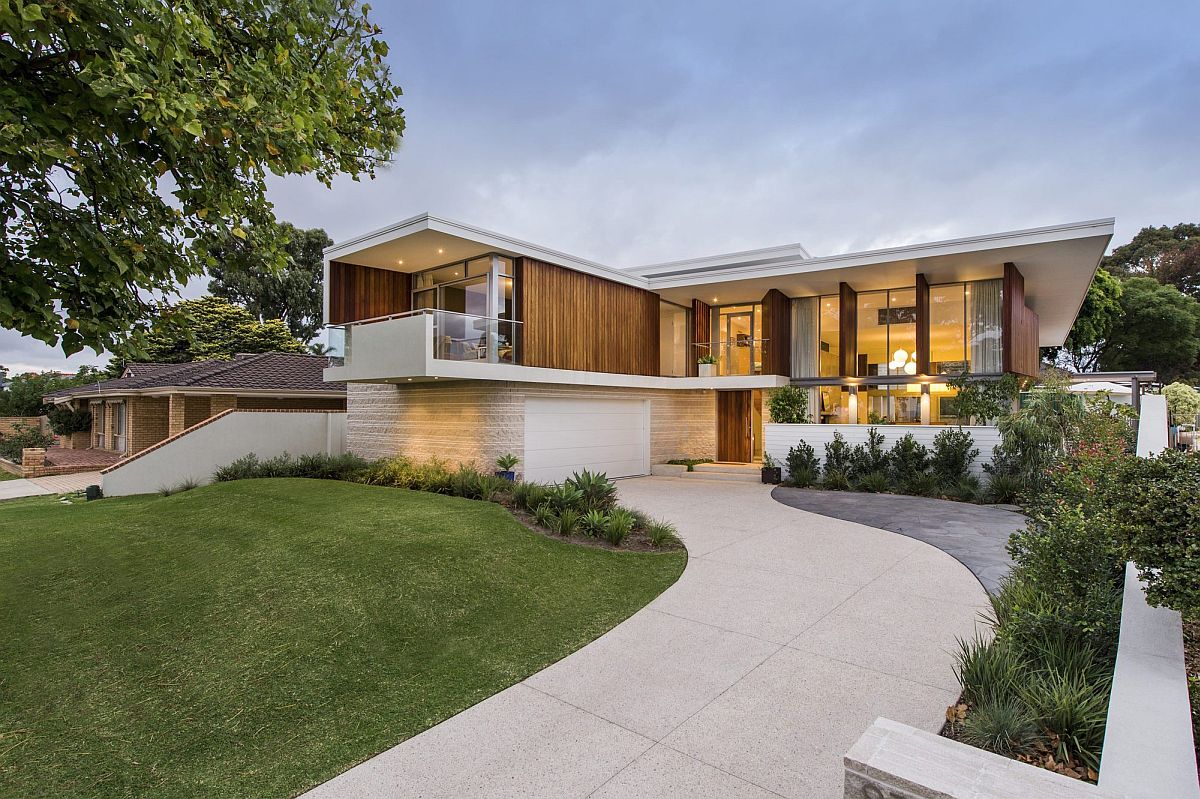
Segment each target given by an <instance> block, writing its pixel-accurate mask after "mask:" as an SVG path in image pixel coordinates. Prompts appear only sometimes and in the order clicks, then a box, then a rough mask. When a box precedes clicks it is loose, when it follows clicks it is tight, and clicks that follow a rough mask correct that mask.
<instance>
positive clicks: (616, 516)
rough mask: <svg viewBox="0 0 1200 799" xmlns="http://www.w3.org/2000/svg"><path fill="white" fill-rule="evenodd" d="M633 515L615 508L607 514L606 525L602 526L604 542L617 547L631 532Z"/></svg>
mask: <svg viewBox="0 0 1200 799" xmlns="http://www.w3.org/2000/svg"><path fill="white" fill-rule="evenodd" d="M633 522H634V518H633V514H632V513H630V512H629V511H627V510H625V509H624V508H617V509H615V510H614V511H613V512H612V513H610V514H608V524H606V525H605V526H604V540H606V541H608V543H610V544H612V545H613V546H616V547H619V546H621V544H623V543H625V539H626V538H628V537H629V534H630V533H631V532H632V531H633Z"/></svg>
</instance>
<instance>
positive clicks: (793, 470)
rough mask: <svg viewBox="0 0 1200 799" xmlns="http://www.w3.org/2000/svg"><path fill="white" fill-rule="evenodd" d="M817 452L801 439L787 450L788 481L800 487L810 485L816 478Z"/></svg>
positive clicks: (817, 467)
mask: <svg viewBox="0 0 1200 799" xmlns="http://www.w3.org/2000/svg"><path fill="white" fill-rule="evenodd" d="M819 468H820V467H819V464H818V462H817V453H816V451H815V450H814V449H813V448H812V444H809V443H808V442H807V441H801V442H800V443H798V444H796V446H794V447H792V448H791V449H789V450H788V454H787V473H788V483H789V484H790V485H794V486H800V487H801V488H804V487H807V486H810V485H812V484H813V483H815V482H816V479H817V470H818V469H819Z"/></svg>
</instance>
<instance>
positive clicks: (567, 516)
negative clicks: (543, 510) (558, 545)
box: [557, 508, 579, 538]
mask: <svg viewBox="0 0 1200 799" xmlns="http://www.w3.org/2000/svg"><path fill="white" fill-rule="evenodd" d="M557 527H558V534H559V535H561V536H566V537H567V538H570V537H571V535H572V534H574V532H575V530H576V528H578V527H579V511H577V510H575V509H574V508H564V509H563V511H562V513H560V514H558V526H557Z"/></svg>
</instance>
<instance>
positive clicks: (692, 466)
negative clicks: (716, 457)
mask: <svg viewBox="0 0 1200 799" xmlns="http://www.w3.org/2000/svg"><path fill="white" fill-rule="evenodd" d="M667 463H669V464H671V465H672V466H686V467H687V470H688V471H689V472H694V471H696V467H697V466H698V465H700V464H701V463H712V458H672V459H671V460H669V461H667Z"/></svg>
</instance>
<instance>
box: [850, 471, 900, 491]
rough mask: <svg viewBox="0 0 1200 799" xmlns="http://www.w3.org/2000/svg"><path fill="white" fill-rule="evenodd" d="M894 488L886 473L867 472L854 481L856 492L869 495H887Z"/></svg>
mask: <svg viewBox="0 0 1200 799" xmlns="http://www.w3.org/2000/svg"><path fill="white" fill-rule="evenodd" d="M891 487H892V484H891V481H890V480H888V476H887V474H885V473H884V472H866V473H865V474H862V475H860V476H859V477H858V479H857V480H855V481H854V490H855V491H866V492H867V493H869V494H886V493H887V491H888V489H890V488H891Z"/></svg>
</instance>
